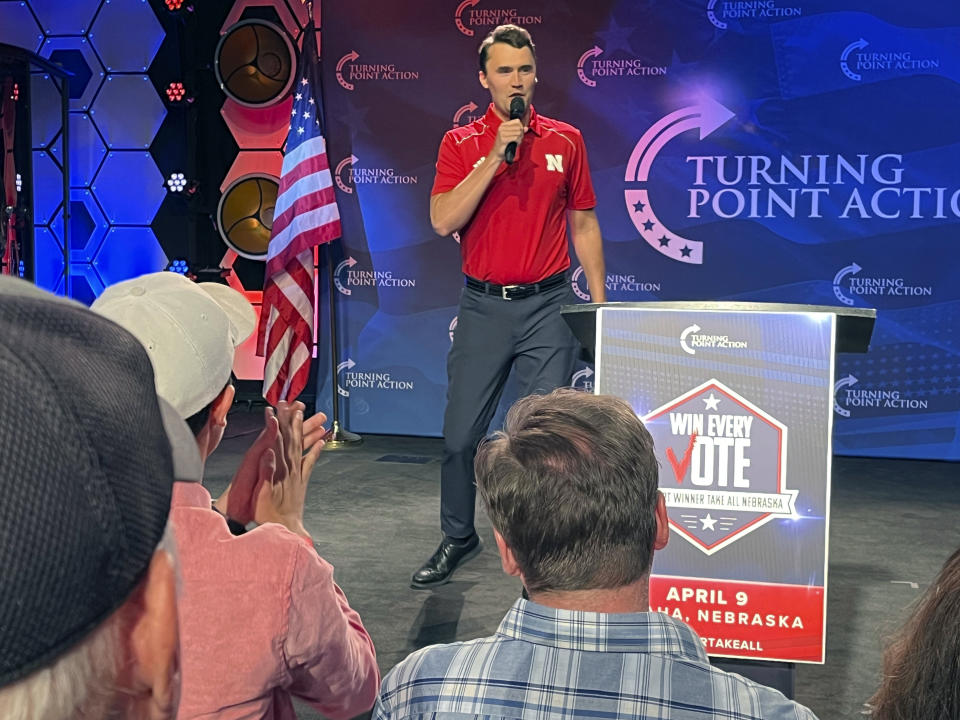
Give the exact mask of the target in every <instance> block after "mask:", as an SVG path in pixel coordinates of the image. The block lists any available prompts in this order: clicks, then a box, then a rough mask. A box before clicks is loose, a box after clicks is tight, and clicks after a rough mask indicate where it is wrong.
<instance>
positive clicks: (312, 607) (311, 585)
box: [93, 273, 379, 720]
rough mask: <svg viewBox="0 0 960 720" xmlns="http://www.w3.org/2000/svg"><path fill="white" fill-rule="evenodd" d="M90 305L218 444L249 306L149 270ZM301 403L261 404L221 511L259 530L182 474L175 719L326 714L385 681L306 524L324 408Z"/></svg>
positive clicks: (200, 437) (204, 450) (205, 450)
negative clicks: (310, 710) (305, 706)
mask: <svg viewBox="0 0 960 720" xmlns="http://www.w3.org/2000/svg"><path fill="white" fill-rule="evenodd" d="M93 308H94V310H96V311H97V312H99V313H101V314H103V315H105V316H106V317H109V318H111V319H112V320H114V321H115V322H117V323H118V324H120V325H122V326H123V327H125V328H127V329H128V330H129V331H130V332H132V333H133V334H134V335H135V336H136V337H137V338H139V340H140V341H141V342H142V343H143V344H144V346H145V347H146V348H147V353H148V354H149V356H150V358H151V360H152V361H153V365H154V371H155V373H156V381H157V394H158V395H160V396H161V397H164V398H166V399H167V400H168V401H169V402H170V403H171V404H173V405H174V406H175V407H176V408H177V409H178V410H179V412H180V413H181V415H182V416H183V417H184V418H185V419H186V420H187V422H188V424H190V425H191V428H192V429H193V431H194V434H195V435H196V439H197V445H198V447H199V450H200V453H201V455H202V456H203V457H204V458H206V457H207V456H209V455H210V453H212V452H213V451H214V449H216V447H217V445H218V444H219V442H220V440H221V438H222V437H223V431H224V429H225V427H226V419H227V412H228V410H229V409H230V405H231V403H232V401H233V387H232V386H231V385H230V369H231V367H232V364H233V356H234V350H235V348H236V347H237V346H239V345H240V343H242V342H243V341H244V339H246V337H247V336H249V334H250V333H251V332H252V331H253V328H254V324H255V323H254V313H253V310H252V308H251V307H250V305H249V304H248V303H247V301H246V300H245V299H244V298H243V296H242V295H241V294H240V293H237V292H236V291H234V290H232V289H230V288H229V287H227V286H225V285H218V284H209V283H201V284H194V283H192V282H190V281H189V280H188V279H186V278H184V277H183V276H180V275H176V274H174V273H154V274H152V275H144V276H142V277H139V278H136V279H133V280H128V281H126V282H122V283H119V284H117V285H114V286H112V287H110V288H107V290H106V291H105V292H104V293H103V295H101V297H100V298H99V299H98V300H97V301H96V302H95V303H94V305H93ZM303 411H304V406H303V404H302V403H280V404H279V405H278V407H277V410H276V413H274V412H273V411H272V409H268V411H267V413H266V423H265V428H264V430H263V432H262V433H261V434H260V436H259V437H258V438H257V440H256V441H255V442H254V444H253V446H252V447H251V449H250V450H249V451H248V452H247V454H246V456H245V457H244V461H243V465H242V467H241V469H240V470H239V471H238V473H237V475H236V476H234V481H233V483H232V484H231V488H230V490H229V495H228V498H226V499H225V498H221V501H225V502H224V504H223V507H224V509H225V510H226V509H229V512H230V514H231V515H232V516H234V517H235V519H237V520H239V521H240V523H241V524H245V523H246V522H247V521H248V520H253V521H254V522H256V523H259V524H260V526H259V527H257V528H255V529H254V530H252V531H250V532H247V533H245V534H243V535H241V536H239V537H234V536H233V535H231V532H230V530H229V529H228V526H227V523H226V518H225V517H223V516H222V515H221V514H219V513H218V512H216V511H214V510H213V509H211V498H210V494H209V493H208V492H207V490H206V489H205V488H204V487H203V486H202V485H201V484H200V483H190V482H177V483H174V489H173V509H172V511H171V519H172V522H173V527H174V531H175V533H176V537H177V541H178V545H179V548H180V563H181V568H182V573H183V586H184V592H183V597H182V600H181V603H180V625H181V647H182V667H183V683H182V691H181V701H180V712H179V714H178V717H179V718H201V717H202V718H209V717H216V718H219V719H220V720H231V719H232V718H237V719H239V718H275V719H276V720H284V719H288V718H289V719H290V720H293V719H294V718H296V714H295V712H294V708H293V703H292V700H291V696H297V697H299V698H301V699H303V700H305V701H306V702H308V703H310V704H311V705H313V706H314V707H316V708H317V709H318V710H320V712H322V713H323V714H324V715H325V716H327V717H329V718H331V719H332V720H345V719H346V718H350V717H354V716H356V715H359V714H361V713H363V712H365V711H367V710H369V709H370V708H371V707H372V705H373V701H374V698H375V697H376V692H377V686H378V683H379V671H378V669H377V663H376V656H375V652H374V648H373V643H372V641H371V640H370V637H369V635H368V634H367V632H366V630H365V629H364V627H363V624H362V623H361V621H360V617H359V616H358V615H357V613H356V612H355V611H354V610H352V609H351V608H350V606H349V605H348V603H347V599H346V597H345V596H344V594H343V592H342V591H341V590H340V588H339V587H337V585H336V583H335V582H334V581H333V567H332V566H331V565H330V564H329V563H327V562H326V561H324V560H323V559H322V558H320V556H319V555H317V553H316V551H315V550H314V548H313V542H312V539H311V537H310V535H309V533H308V532H307V530H306V529H305V528H304V525H303V506H304V501H305V497H306V489H307V482H308V480H309V476H310V472H311V470H312V469H313V466H314V464H315V462H316V460H317V457H318V456H319V454H320V450H321V449H322V447H323V440H322V436H323V427H322V423H323V421H324V420H325V418H324V417H323V415H322V414H318V415H315V416H314V417H312V418H310V420H308V421H306V422H304V418H303Z"/></svg>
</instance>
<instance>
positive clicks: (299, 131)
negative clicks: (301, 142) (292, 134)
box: [297, 127, 306, 135]
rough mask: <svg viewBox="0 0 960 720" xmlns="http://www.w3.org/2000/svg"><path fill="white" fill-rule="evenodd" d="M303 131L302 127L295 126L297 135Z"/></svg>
mask: <svg viewBox="0 0 960 720" xmlns="http://www.w3.org/2000/svg"><path fill="white" fill-rule="evenodd" d="M304 132H306V131H305V130H304V129H303V128H302V127H298V128H297V135H303V133H304Z"/></svg>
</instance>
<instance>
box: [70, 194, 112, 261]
mask: <svg viewBox="0 0 960 720" xmlns="http://www.w3.org/2000/svg"><path fill="white" fill-rule="evenodd" d="M109 227H110V225H109V224H108V223H107V219H106V218H105V217H104V216H103V212H102V211H101V210H100V206H99V205H97V201H96V200H94V199H93V195H92V194H91V193H90V191H89V190H72V191H71V192H70V262H92V261H93V258H94V257H96V255H97V250H98V249H99V248H100V243H101V242H103V236H104V235H105V234H106V233H107V229H108V228H109Z"/></svg>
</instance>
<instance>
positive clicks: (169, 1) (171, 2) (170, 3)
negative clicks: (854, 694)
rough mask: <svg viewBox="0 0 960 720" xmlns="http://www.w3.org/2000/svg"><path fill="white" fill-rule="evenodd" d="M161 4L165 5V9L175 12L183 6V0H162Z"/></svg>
mask: <svg viewBox="0 0 960 720" xmlns="http://www.w3.org/2000/svg"><path fill="white" fill-rule="evenodd" d="M163 4H164V5H166V6H167V10H169V11H170V12H175V11H177V10H179V9H180V8H182V7H183V0H163Z"/></svg>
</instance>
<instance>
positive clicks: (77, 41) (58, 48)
mask: <svg viewBox="0 0 960 720" xmlns="http://www.w3.org/2000/svg"><path fill="white" fill-rule="evenodd" d="M54 53H56V55H54ZM40 54H41V55H43V56H44V57H48V58H51V59H57V58H59V59H61V60H62V61H66V67H67V70H72V69H74V68H79V69H80V71H81V72H82V77H81V78H80V79H77V80H74V81H72V84H71V87H70V109H71V110H86V109H87V108H89V107H90V103H91V102H92V101H93V97H94V96H95V95H96V94H97V90H99V89H100V84H101V83H102V82H103V78H104V76H105V75H106V73H105V72H104V71H103V65H102V64H101V63H100V59H99V58H98V57H97V55H96V53H95V52H94V51H93V48H92V47H90V43H88V42H87V39H86V38H84V37H52V38H47V40H46V41H45V42H44V43H43V47H42V48H41V49H40ZM84 67H86V68H87V70H88V71H89V74H88V73H87V71H84V70H83V68H84ZM83 78H85V79H86V82H82V79H83ZM57 117H58V118H59V115H58V116H57Z"/></svg>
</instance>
